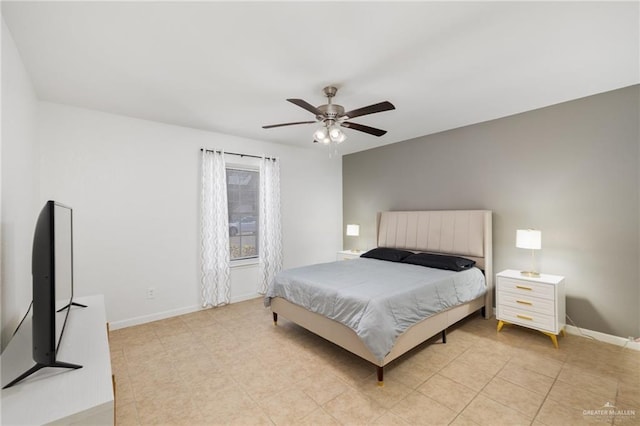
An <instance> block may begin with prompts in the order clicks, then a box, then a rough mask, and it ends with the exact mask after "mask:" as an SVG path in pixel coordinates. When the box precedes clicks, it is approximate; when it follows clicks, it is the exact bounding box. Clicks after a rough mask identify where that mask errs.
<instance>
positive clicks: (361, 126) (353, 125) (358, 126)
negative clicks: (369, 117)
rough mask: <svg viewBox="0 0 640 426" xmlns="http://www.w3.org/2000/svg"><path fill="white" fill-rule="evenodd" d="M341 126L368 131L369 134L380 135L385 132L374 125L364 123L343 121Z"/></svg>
mask: <svg viewBox="0 0 640 426" xmlns="http://www.w3.org/2000/svg"><path fill="white" fill-rule="evenodd" d="M342 126H343V127H346V128H348V129H353V130H358V131H360V132H365V133H369V134H370V135H374V136H382V135H384V134H385V133H387V131H386V130H381V129H376V128H375V127H369V126H365V125H364V124H358V123H349V122H348V121H345V122H344V123H342Z"/></svg>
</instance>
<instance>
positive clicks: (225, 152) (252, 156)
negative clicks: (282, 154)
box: [200, 148, 276, 161]
mask: <svg viewBox="0 0 640 426" xmlns="http://www.w3.org/2000/svg"><path fill="white" fill-rule="evenodd" d="M200 151H206V152H222V153H224V154H229V155H237V156H239V157H250V158H266V159H268V160H272V161H276V158H275V157H267V156H265V157H261V156H259V155H251V154H239V153H237V152H228V151H222V150H220V149H204V148H200Z"/></svg>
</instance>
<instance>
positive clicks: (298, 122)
mask: <svg viewBox="0 0 640 426" xmlns="http://www.w3.org/2000/svg"><path fill="white" fill-rule="evenodd" d="M310 123H315V121H296V122H295V123H281V124H269V125H268V126H262V128H263V129H271V128H273V127H282V126H294V125H296V124H310Z"/></svg>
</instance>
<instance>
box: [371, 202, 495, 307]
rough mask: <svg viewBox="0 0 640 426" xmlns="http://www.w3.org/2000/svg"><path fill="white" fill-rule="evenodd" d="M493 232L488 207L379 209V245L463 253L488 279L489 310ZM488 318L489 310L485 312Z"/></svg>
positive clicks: (431, 251) (491, 300)
mask: <svg viewBox="0 0 640 426" xmlns="http://www.w3.org/2000/svg"><path fill="white" fill-rule="evenodd" d="M492 236H493V233H492V221H491V211H489V210H429V211H397V212H382V213H380V214H379V220H378V247H393V248H401V249H406V250H412V251H424V252H430V253H443V254H451V255H456V256H463V257H467V258H470V259H473V260H475V261H476V264H477V266H478V267H479V268H480V269H482V270H484V273H485V278H486V281H487V286H488V288H487V294H488V301H487V302H488V303H487V304H486V305H485V306H487V307H488V309H487V310H488V311H491V306H492V305H493V249H492V248H493V238H492ZM487 314H488V315H489V316H488V317H490V316H491V313H487Z"/></svg>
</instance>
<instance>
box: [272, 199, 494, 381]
mask: <svg viewBox="0 0 640 426" xmlns="http://www.w3.org/2000/svg"><path fill="white" fill-rule="evenodd" d="M491 217H492V216H491V212H490V211H487V210H438V211H393V212H382V213H379V214H378V220H377V231H378V232H377V245H378V247H387V248H393V249H402V250H408V251H411V252H427V253H434V254H446V255H453V256H462V257H464V258H467V259H471V260H474V261H475V262H476V264H475V266H476V267H477V268H479V269H480V270H482V272H483V274H484V276H483V277H482V279H483V281H484V286H485V288H484V291H483V292H482V293H481V295H479V296H477V297H474V298H472V299H471V300H465V301H464V302H462V303H456V304H453V305H450V306H447V307H446V308H444V309H443V310H441V311H438V312H437V313H432V314H429V316H428V317H426V318H424V319H420V320H418V322H415V323H414V324H413V325H410V326H408V327H406V329H403V330H402V332H401V333H400V334H399V335H398V336H397V337H394V338H393V342H392V344H391V346H390V347H389V348H386V349H384V350H383V352H380V350H382V349H380V350H378V349H377V348H373V349H372V346H371V344H370V342H368V341H366V339H363V334H366V333H367V331H366V330H364V331H363V330H359V329H357V327H354V326H353V325H352V324H350V325H351V327H349V326H347V325H345V324H343V323H341V322H338V321H337V320H334V319H331V318H329V317H328V316H325V315H323V314H322V313H319V312H314V310H316V311H322V310H321V309H308V308H305V307H304V306H303V304H302V303H300V304H297V303H294V302H292V301H290V300H288V297H287V295H286V294H284V295H282V294H278V293H277V292H273V285H274V284H272V286H271V287H270V289H269V290H268V293H267V298H266V299H265V302H266V303H267V305H269V306H270V307H271V310H272V312H273V320H274V324H277V320H278V315H282V316H283V317H285V318H287V319H289V320H290V321H293V322H294V323H296V324H298V325H300V326H302V327H304V328H306V329H307V330H309V331H311V332H313V333H315V334H317V335H319V336H321V337H323V338H325V339H327V340H329V341H330V342H333V343H334V344H337V345H339V346H341V347H343V348H344V349H346V350H348V351H350V352H352V353H354V354H356V355H358V356H360V357H361V358H363V359H365V360H367V361H369V362H371V363H372V364H374V365H375V366H376V367H377V377H378V384H379V385H382V384H383V380H384V366H385V365H387V364H389V363H390V362H391V361H393V360H394V359H396V358H398V357H400V356H401V355H403V354H404V353H406V352H407V351H409V350H411V349H412V348H414V347H415V346H417V345H419V344H421V343H422V342H424V341H426V340H428V339H429V338H431V337H433V336H435V335H437V334H441V335H442V339H443V342H445V343H446V329H447V327H449V326H451V325H453V324H455V323H456V322H458V321H460V320H461V319H463V318H465V317H467V316H469V315H471V314H473V313H476V312H477V311H478V310H482V312H483V315H484V317H485V318H491V317H492V315H493V301H492V297H493V260H492V219H491ZM358 261H360V259H358ZM366 261H369V259H362V260H361V262H360V263H361V264H362V265H363V266H364V267H365V269H373V266H377V265H374V264H373V263H366ZM347 262H354V261H352V260H348V261H342V262H334V263H333V264H321V265H313V266H310V267H309V269H310V271H309V272H313V270H319V271H320V272H319V274H320V275H319V276H321V277H322V276H324V277H325V279H326V281H327V282H333V281H335V280H334V279H333V278H332V277H331V276H330V275H326V274H330V273H331V272H330V271H329V268H337V269H336V272H335V273H336V274H340V273H344V271H349V273H351V274H354V273H356V274H357V273H359V272H353V271H355V268H356V266H358V265H356V264H355V263H354V264H353V265H347V264H346V263H347ZM374 262H384V261H374ZM409 266H412V265H409ZM394 267H396V266H394ZM398 268H399V267H398ZM416 268H421V267H416ZM391 269H393V268H391ZM427 269H429V268H427ZM474 269H475V268H474ZM303 270H304V271H307V269H303ZM340 271H342V272H340ZM385 271H386V269H385ZM294 272H297V271H294ZM466 272H467V271H465V273H466ZM461 273H462V272H461ZM469 273H470V272H469ZM282 274H283V276H286V275H287V274H289V272H288V271H283V273H282ZM316 274H318V272H317V271H316ZM322 274H325V275H322ZM362 274H363V275H362V276H361V280H362V281H367V279H369V278H368V276H367V275H365V273H364V272H362ZM392 277H393V276H392V275H389V280H390V281H393V280H394V278H392ZM454 278H455V277H454ZM300 279H302V278H300ZM408 279H410V278H408ZM474 279H475V278H474ZM285 293H286V292H285ZM292 299H293V298H292ZM294 300H295V299H294ZM314 304H315V303H314ZM356 330H357V332H356Z"/></svg>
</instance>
